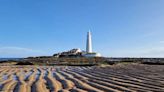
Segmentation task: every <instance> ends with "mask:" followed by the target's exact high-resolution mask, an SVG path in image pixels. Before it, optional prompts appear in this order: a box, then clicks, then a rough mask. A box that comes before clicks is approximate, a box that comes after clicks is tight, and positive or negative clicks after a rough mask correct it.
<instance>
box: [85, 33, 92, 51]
mask: <svg viewBox="0 0 164 92" xmlns="http://www.w3.org/2000/svg"><path fill="white" fill-rule="evenodd" d="M86 52H87V53H92V36H91V32H90V31H89V32H88V33H87V46H86Z"/></svg>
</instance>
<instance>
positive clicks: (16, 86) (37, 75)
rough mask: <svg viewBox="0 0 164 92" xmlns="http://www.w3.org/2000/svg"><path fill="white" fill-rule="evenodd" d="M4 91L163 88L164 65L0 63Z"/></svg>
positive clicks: (0, 86)
mask: <svg viewBox="0 0 164 92" xmlns="http://www.w3.org/2000/svg"><path fill="white" fill-rule="evenodd" d="M0 91H2V92H148V91H161V92H164V65H154V66H153V65H138V64H136V65H135V64H133V65H114V66H108V67H97V66H92V67H73V66H67V67H66V66H54V67H53V66H40V67H39V66H24V67H22V66H0Z"/></svg>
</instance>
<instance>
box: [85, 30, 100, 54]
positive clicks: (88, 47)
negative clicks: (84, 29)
mask: <svg viewBox="0 0 164 92" xmlns="http://www.w3.org/2000/svg"><path fill="white" fill-rule="evenodd" d="M83 56H85V57H101V54H100V53H96V52H93V51H92V36H91V32H90V31H89V32H88V33H87V44H86V53H84V54H83Z"/></svg>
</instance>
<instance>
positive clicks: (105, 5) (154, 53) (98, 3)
mask: <svg viewBox="0 0 164 92" xmlns="http://www.w3.org/2000/svg"><path fill="white" fill-rule="evenodd" d="M89 29H90V30H91V32H92V37H93V49H94V51H95V52H100V53H101V54H102V55H104V56H108V57H129V56H130V57H164V0H0V57H28V56H40V55H52V54H54V53H56V52H61V51H67V50H69V49H72V48H81V49H83V50H85V46H86V45H85V43H86V33H87V31H88V30H89Z"/></svg>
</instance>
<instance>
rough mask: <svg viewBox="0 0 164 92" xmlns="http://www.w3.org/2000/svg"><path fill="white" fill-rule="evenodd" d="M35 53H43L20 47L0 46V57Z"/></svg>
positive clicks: (24, 55)
mask: <svg viewBox="0 0 164 92" xmlns="http://www.w3.org/2000/svg"><path fill="white" fill-rule="evenodd" d="M37 55H44V52H43V51H40V50H33V49H29V48H22V47H0V57H28V56H37Z"/></svg>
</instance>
